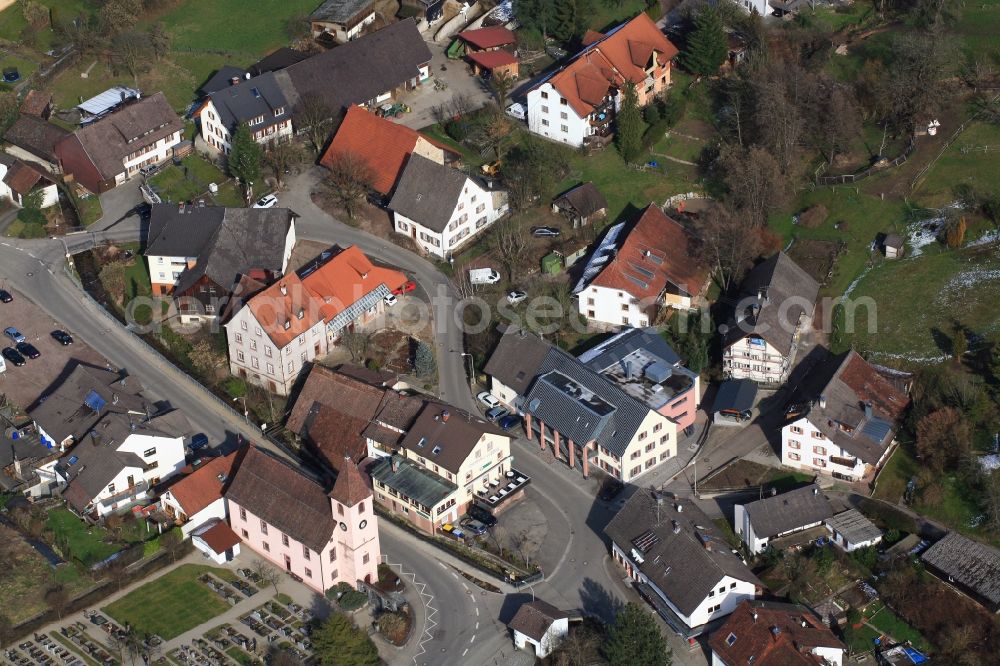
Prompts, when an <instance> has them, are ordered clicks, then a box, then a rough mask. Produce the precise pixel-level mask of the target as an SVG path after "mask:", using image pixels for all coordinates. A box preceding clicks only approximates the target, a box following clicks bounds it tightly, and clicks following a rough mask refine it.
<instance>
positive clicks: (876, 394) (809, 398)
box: [781, 351, 910, 481]
mask: <svg viewBox="0 0 1000 666" xmlns="http://www.w3.org/2000/svg"><path fill="white" fill-rule="evenodd" d="M909 379H910V375H907V374H905V373H900V372H897V371H891V370H889V369H887V368H885V369H883V368H877V367H875V366H873V365H872V364H870V363H868V362H867V361H865V360H864V359H863V358H861V356H859V355H858V353H857V352H855V351H849V352H846V353H844V354H841V355H837V356H834V355H830V356H828V357H827V358H826V359H825V360H823V361H820V362H818V363H817V364H816V365H814V366H813V367H812V368H811V369H810V370H809V374H808V375H806V377H805V379H804V380H803V381H802V383H801V384H800V385H799V387H798V390H797V391H796V394H795V395H794V396H793V398H792V404H791V406H790V407H789V408H788V410H787V412H786V417H787V421H786V422H785V425H784V426H783V427H782V429H781V462H782V464H784V465H788V466H789V467H796V468H799V469H805V470H808V471H810V472H816V473H820V474H825V475H829V476H832V477H834V478H837V479H842V480H844V481H861V480H871V479H872V478H873V477H874V476H875V474H877V472H878V470H879V469H881V467H882V465H883V464H885V462H886V461H887V460H888V459H889V456H890V455H891V454H892V451H893V449H894V444H895V435H896V430H897V428H898V427H899V424H900V422H901V419H902V417H903V413H904V412H905V411H906V408H907V406H908V405H909V403H910V400H909V397H908V396H907V389H908V385H909Z"/></svg>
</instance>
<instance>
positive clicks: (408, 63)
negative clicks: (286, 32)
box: [277, 18, 431, 115]
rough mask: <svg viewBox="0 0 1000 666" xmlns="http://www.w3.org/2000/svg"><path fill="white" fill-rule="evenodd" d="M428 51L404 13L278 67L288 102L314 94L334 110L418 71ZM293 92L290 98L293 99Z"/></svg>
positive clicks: (367, 98) (373, 95)
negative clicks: (344, 41)
mask: <svg viewBox="0 0 1000 666" xmlns="http://www.w3.org/2000/svg"><path fill="white" fill-rule="evenodd" d="M430 60H431V51H430V48H429V47H428V46H427V43H426V42H424V39H423V37H421V36H420V31H419V30H417V24H416V21H415V20H414V19H413V18H408V19H405V20H403V21H398V22H396V23H393V24H391V25H388V26H386V27H385V28H382V29H381V30H378V31H377V32H373V33H371V34H369V35H365V36H363V37H360V38H358V39H355V40H354V41H352V42H348V43H347V44H342V45H340V46H338V47H337V48H335V49H331V50H329V51H325V52H324V53H320V54H319V55H315V56H313V57H311V58H307V59H306V60H303V61H302V62H299V63H295V64H294V65H291V66H289V67H287V68H286V69H283V70H281V71H280V72H277V75H278V81H279V85H281V86H282V90H283V91H284V92H285V95H286V96H287V97H288V98H289V101H290V102H291V103H292V106H293V107H296V108H297V107H298V104H299V102H300V100H301V99H302V98H305V97H309V96H315V97H317V98H319V99H320V100H322V101H323V102H325V103H326V105H327V106H329V107H330V109H331V111H332V112H333V114H334V115H338V114H339V113H340V112H341V111H343V109H344V108H345V107H347V106H348V105H350V104H363V103H365V102H368V101H370V100H374V99H375V98H376V97H378V96H379V95H381V94H382V93H384V92H387V91H389V90H393V89H395V88H397V87H399V86H401V85H403V84H404V83H405V82H406V81H409V80H410V79H413V78H415V77H417V76H418V75H419V73H420V66H421V65H424V64H426V63H428V62H430ZM293 97H294V99H293Z"/></svg>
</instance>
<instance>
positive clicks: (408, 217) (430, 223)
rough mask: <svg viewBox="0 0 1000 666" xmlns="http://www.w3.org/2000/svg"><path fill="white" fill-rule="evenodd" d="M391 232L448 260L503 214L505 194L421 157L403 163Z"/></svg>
mask: <svg viewBox="0 0 1000 666" xmlns="http://www.w3.org/2000/svg"><path fill="white" fill-rule="evenodd" d="M389 209H390V210H391V211H392V217H393V228H394V229H395V231H396V233H398V234H403V235H404V236H408V237H409V238H410V239H411V240H412V241H413V242H414V243H415V244H416V245H417V247H418V248H420V249H421V250H423V251H424V252H427V253H428V254H432V255H434V256H437V257H440V258H442V259H446V258H447V257H449V256H450V255H451V254H452V253H453V252H455V251H456V250H458V248H460V247H462V246H463V245H465V244H466V243H468V242H469V241H470V240H471V239H472V238H473V236H475V235H476V234H478V233H480V232H481V231H484V230H485V229H486V228H487V227H489V226H490V225H491V224H493V223H494V222H496V221H497V220H498V219H500V218H501V217H503V216H504V215H506V214H507V210H508V206H507V192H505V191H503V190H494V189H493V184H492V182H491V181H485V180H482V179H480V178H474V177H472V176H469V175H467V174H465V173H463V172H461V171H459V170H457V169H452V168H451V167H447V166H444V165H442V164H439V163H437V162H435V161H433V160H429V159H427V158H425V157H423V156H421V155H419V154H416V153H414V154H412V155H410V158H409V159H408V160H407V162H406V167H405V168H404V169H403V173H402V175H401V176H400V177H399V184H398V185H397V186H396V190H395V193H394V194H393V195H392V199H391V200H390V202H389Z"/></svg>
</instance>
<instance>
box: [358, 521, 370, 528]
mask: <svg viewBox="0 0 1000 666" xmlns="http://www.w3.org/2000/svg"><path fill="white" fill-rule="evenodd" d="M358 527H359V528H360V529H365V528H366V527H368V521H367V520H362V521H361V522H360V523H358Z"/></svg>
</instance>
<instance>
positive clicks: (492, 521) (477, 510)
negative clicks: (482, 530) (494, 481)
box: [469, 504, 497, 528]
mask: <svg viewBox="0 0 1000 666" xmlns="http://www.w3.org/2000/svg"><path fill="white" fill-rule="evenodd" d="M469 517H470V518H475V519H476V520H478V521H479V522H481V523H482V524H484V525H486V527H488V528H489V527H493V526H494V525H496V524H497V519H496V517H495V516H494V515H493V514H492V513H490V512H489V511H487V510H486V509H484V508H483V507H481V506H476V505H475V504H473V505H472V506H470V507H469Z"/></svg>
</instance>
